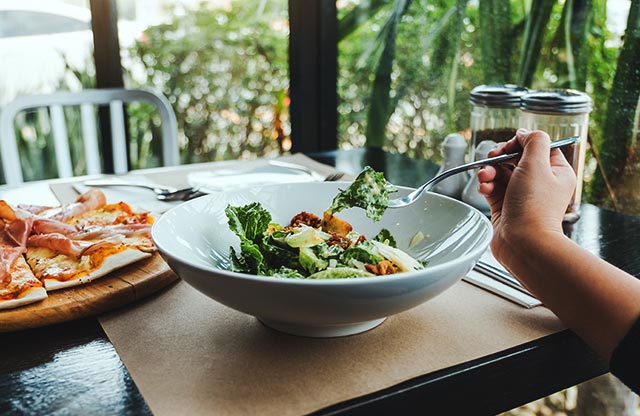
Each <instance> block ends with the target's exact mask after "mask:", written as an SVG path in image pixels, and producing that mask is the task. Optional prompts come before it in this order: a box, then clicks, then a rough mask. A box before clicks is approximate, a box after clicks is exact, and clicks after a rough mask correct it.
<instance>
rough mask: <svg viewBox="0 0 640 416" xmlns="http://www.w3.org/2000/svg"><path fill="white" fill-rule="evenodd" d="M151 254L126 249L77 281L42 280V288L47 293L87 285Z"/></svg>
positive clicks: (108, 258)
mask: <svg viewBox="0 0 640 416" xmlns="http://www.w3.org/2000/svg"><path fill="white" fill-rule="evenodd" d="M151 255H152V253H147V252H143V251H140V250H136V249H127V250H123V251H120V252H118V253H116V254H113V255H110V256H108V257H107V258H106V259H105V260H104V262H102V265H100V267H99V268H97V269H95V270H93V271H91V272H89V273H88V274H85V275H83V276H82V277H79V278H77V279H69V280H65V281H60V280H55V279H44V280H43V282H42V283H44V287H45V288H46V290H47V291H52V290H58V289H65V288H68V287H73V286H78V285H82V284H85V283H89V282H91V281H93V280H95V279H97V278H99V277H102V276H104V275H107V274H109V273H111V272H112V271H114V270H117V269H120V268H122V267H124V266H127V265H129V264H131V263H135V262H137V261H140V260H142V259H145V258H148V257H151Z"/></svg>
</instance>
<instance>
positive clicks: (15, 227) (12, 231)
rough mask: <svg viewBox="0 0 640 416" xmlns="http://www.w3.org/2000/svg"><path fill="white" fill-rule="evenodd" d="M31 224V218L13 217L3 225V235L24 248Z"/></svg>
mask: <svg viewBox="0 0 640 416" xmlns="http://www.w3.org/2000/svg"><path fill="white" fill-rule="evenodd" d="M32 226H33V218H26V219H15V220H13V221H11V222H8V223H7V224H6V225H5V235H6V236H7V237H9V239H11V240H13V242H15V243H16V244H17V245H18V246H20V247H22V248H25V247H26V246H27V238H29V234H31V228H32Z"/></svg>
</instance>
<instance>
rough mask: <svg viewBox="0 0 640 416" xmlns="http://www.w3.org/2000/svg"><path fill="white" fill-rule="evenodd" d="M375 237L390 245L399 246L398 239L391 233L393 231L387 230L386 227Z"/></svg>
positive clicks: (376, 239)
mask: <svg viewBox="0 0 640 416" xmlns="http://www.w3.org/2000/svg"><path fill="white" fill-rule="evenodd" d="M373 239H374V240H375V241H380V242H381V243H384V244H386V245H388V246H390V247H394V248H396V247H397V246H398V245H397V243H396V239H395V238H393V236H392V235H391V231H389V230H387V229H386V228H383V229H382V230H380V232H379V233H378V234H376V236H375V237H373Z"/></svg>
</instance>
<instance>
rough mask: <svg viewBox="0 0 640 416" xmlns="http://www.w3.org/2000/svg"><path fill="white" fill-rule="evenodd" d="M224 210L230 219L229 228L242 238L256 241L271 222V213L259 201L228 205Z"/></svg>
mask: <svg viewBox="0 0 640 416" xmlns="http://www.w3.org/2000/svg"><path fill="white" fill-rule="evenodd" d="M224 212H225V214H227V218H228V219H229V228H230V229H231V231H233V232H234V233H235V234H236V235H237V236H238V237H240V240H249V241H256V240H257V238H258V237H259V236H261V235H262V234H263V233H264V232H265V231H266V230H267V227H268V226H269V223H270V222H271V214H269V211H267V210H266V209H264V208H263V207H262V205H260V203H258V202H253V203H251V204H248V205H244V206H240V207H234V206H231V205H227V207H226V208H225V210H224Z"/></svg>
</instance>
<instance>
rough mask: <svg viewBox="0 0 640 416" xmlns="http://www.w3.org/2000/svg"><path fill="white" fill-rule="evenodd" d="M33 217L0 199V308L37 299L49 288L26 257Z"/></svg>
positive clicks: (42, 297) (43, 296) (12, 306)
mask: <svg viewBox="0 0 640 416" xmlns="http://www.w3.org/2000/svg"><path fill="white" fill-rule="evenodd" d="M31 223H32V222H31V218H30V216H28V215H26V216H24V217H22V218H21V217H20V216H19V215H18V214H16V212H15V211H14V210H13V208H11V207H10V206H9V205H8V204H7V203H5V202H4V201H0V309H10V308H15V307H18V306H22V305H27V304H29V303H33V302H38V301H40V300H42V299H45V298H46V297H47V292H46V290H45V288H44V286H43V284H42V282H40V281H39V280H38V279H37V278H36V277H35V276H34V274H33V272H32V271H31V269H30V268H29V266H28V264H27V262H26V261H25V259H24V256H23V253H24V251H25V246H26V241H27V237H28V234H29V232H30V228H31Z"/></svg>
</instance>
